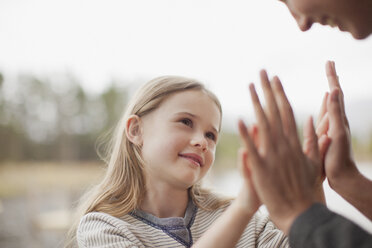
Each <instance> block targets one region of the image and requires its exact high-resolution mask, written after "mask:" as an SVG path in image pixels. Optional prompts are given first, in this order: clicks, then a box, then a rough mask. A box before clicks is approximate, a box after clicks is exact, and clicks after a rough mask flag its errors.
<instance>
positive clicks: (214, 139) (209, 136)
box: [205, 132, 216, 141]
mask: <svg viewBox="0 0 372 248" xmlns="http://www.w3.org/2000/svg"><path fill="white" fill-rule="evenodd" d="M205 136H206V137H207V138H208V139H211V140H213V141H216V136H215V135H214V133H211V132H208V133H206V135H205Z"/></svg>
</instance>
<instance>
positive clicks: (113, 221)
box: [77, 194, 289, 248]
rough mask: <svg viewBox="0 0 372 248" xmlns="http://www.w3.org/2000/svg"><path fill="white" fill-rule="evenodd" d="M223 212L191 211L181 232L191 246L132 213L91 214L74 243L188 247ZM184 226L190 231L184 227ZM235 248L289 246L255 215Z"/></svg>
mask: <svg viewBox="0 0 372 248" xmlns="http://www.w3.org/2000/svg"><path fill="white" fill-rule="evenodd" d="M216 200H217V196H216V195H213V194H211V195H210V196H209V197H208V198H207V199H206V201H205V202H204V206H206V205H209V204H211V203H213V202H214V201H216ZM225 209H226V207H224V208H220V209H218V210H215V211H206V210H203V209H200V208H198V209H196V208H195V210H194V211H195V212H194V213H193V216H192V222H190V221H189V220H188V222H187V223H185V228H187V229H188V231H190V232H191V242H186V241H187V239H186V241H185V239H182V238H178V237H177V235H176V234H175V233H171V232H169V230H170V229H171V228H170V229H168V230H167V228H164V226H163V227H162V226H161V225H157V223H156V221H154V218H153V217H152V219H151V223H150V222H149V220H146V221H144V219H143V217H144V215H143V214H142V215H141V218H138V216H136V215H135V214H133V213H132V214H127V215H125V216H123V217H121V218H116V217H113V216H111V215H108V214H105V213H100V212H92V213H88V214H86V215H85V216H83V218H82V219H81V221H80V225H79V227H78V230H77V241H78V245H79V247H103V248H112V247H190V246H191V245H192V243H193V242H195V241H197V240H198V239H199V238H200V237H201V236H202V235H203V233H204V232H205V231H206V230H207V229H208V228H209V227H210V226H211V225H212V224H213V222H214V221H215V220H216V219H217V218H218V217H219V216H220V215H221V214H222V213H223V211H224V210H225ZM168 219H169V218H168ZM178 219H180V218H178ZM188 219H190V218H188ZM178 221H179V220H178ZM163 223H164V222H163ZM188 224H190V225H191V227H190V226H187V225H188ZM183 241H184V242H183ZM236 247H267V248H268V247H289V245H288V240H287V237H286V236H285V235H284V234H283V233H282V232H281V231H280V230H278V229H277V228H276V227H275V226H274V224H273V223H272V222H271V221H270V220H269V218H268V216H264V215H262V214H260V213H256V214H255V215H254V216H253V217H252V219H251V221H250V222H249V224H248V226H247V227H246V229H245V231H244V233H243V235H242V237H241V239H240V240H239V242H238V244H237V246H236Z"/></svg>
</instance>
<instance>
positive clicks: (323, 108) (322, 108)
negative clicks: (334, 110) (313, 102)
mask: <svg viewBox="0 0 372 248" xmlns="http://www.w3.org/2000/svg"><path fill="white" fill-rule="evenodd" d="M328 96H329V93H328V92H326V93H325V94H324V97H323V100H322V105H321V106H320V111H319V114H318V118H317V119H316V126H318V125H319V122H320V121H321V120H322V119H323V117H324V115H325V114H326V113H327V99H328Z"/></svg>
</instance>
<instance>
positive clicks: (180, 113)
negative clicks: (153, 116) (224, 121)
mask: <svg viewBox="0 0 372 248" xmlns="http://www.w3.org/2000/svg"><path fill="white" fill-rule="evenodd" d="M175 115H188V116H190V117H193V118H195V119H200V118H199V116H197V115H194V114H191V113H189V112H178V113H176V114H175ZM211 128H212V129H213V131H214V132H216V133H219V132H218V131H217V128H215V127H214V126H213V125H211Z"/></svg>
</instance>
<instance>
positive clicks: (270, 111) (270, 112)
mask: <svg viewBox="0 0 372 248" xmlns="http://www.w3.org/2000/svg"><path fill="white" fill-rule="evenodd" d="M260 78H261V85H262V89H263V92H264V95H265V100H266V113H267V116H268V120H269V123H270V128H271V129H272V133H273V134H275V135H279V136H281V135H282V132H283V129H282V121H281V118H280V112H279V109H278V105H277V103H276V100H275V97H274V93H273V91H272V89H271V85H270V81H269V78H268V76H267V73H266V71H265V70H262V71H261V72H260Z"/></svg>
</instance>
